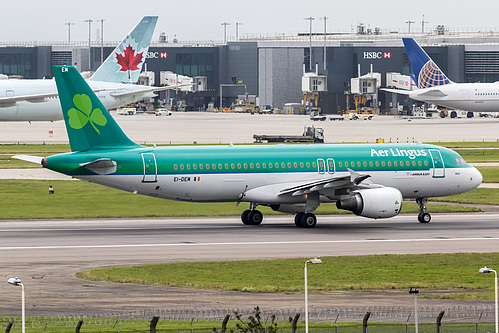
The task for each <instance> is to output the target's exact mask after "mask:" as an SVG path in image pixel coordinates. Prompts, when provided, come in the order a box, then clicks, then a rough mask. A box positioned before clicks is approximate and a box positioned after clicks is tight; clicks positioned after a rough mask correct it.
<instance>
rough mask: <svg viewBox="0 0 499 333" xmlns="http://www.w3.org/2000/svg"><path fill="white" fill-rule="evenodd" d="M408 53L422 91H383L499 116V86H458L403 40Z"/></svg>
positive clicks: (414, 45) (410, 40)
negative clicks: (496, 113) (498, 113)
mask: <svg viewBox="0 0 499 333" xmlns="http://www.w3.org/2000/svg"><path fill="white" fill-rule="evenodd" d="M403 41H404V46H405V50H406V52H407V56H408V57H409V61H410V62H411V67H412V70H413V72H414V77H413V80H414V82H415V83H416V85H417V86H418V88H419V89H417V90H412V91H407V90H398V89H382V90H384V91H388V92H394V93H397V94H403V95H408V96H409V97H410V98H412V99H415V100H417V101H421V102H426V103H432V104H436V105H441V106H446V107H449V108H454V109H460V110H466V111H472V112H499V83H455V82H452V81H451V80H449V79H448V77H447V76H446V75H445V74H444V73H443V72H442V70H441V69H440V68H438V66H437V65H436V64H435V62H433V60H431V58H430V57H429V56H428V54H426V52H425V51H424V50H423V49H422V48H421V47H420V46H419V45H418V43H416V41H415V40H414V39H413V38H403Z"/></svg>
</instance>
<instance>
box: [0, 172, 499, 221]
mask: <svg viewBox="0 0 499 333" xmlns="http://www.w3.org/2000/svg"><path fill="white" fill-rule="evenodd" d="M49 185H52V186H53V188H54V191H55V194H49V193H48V187H49ZM488 190H490V197H485V198H483V201H486V202H488V201H490V200H493V198H497V197H499V189H488ZM475 191H476V190H475ZM479 201H480V200H478V202H479ZM0 202H1V203H2V205H1V206H0V219H49V218H50V219H53V218H122V217H127V218H130V217H191V216H239V215H240V214H241V213H242V211H243V210H244V209H247V207H248V205H247V204H245V203H243V204H241V205H239V207H236V204H235V203H234V202H229V203H192V202H182V201H171V200H164V199H158V198H152V197H146V196H142V195H134V194H131V193H129V192H124V191H120V190H116V189H112V188H108V187H105V186H102V185H97V184H93V183H87V182H83V181H65V180H15V179H13V180H11V179H5V180H0ZM496 202H498V201H496ZM21 205H22V209H20V206H21ZM258 209H260V210H261V211H262V213H263V214H264V215H269V214H280V213H277V212H274V211H273V210H272V209H270V208H268V207H264V206H259V208H258ZM478 211H480V210H479V209H477V208H473V207H462V206H455V205H430V208H429V212H431V213H459V212H478ZM417 212H418V207H417V205H416V204H415V203H413V202H405V203H404V205H403V208H402V213H417ZM316 213H317V214H319V215H321V214H350V213H349V212H346V211H340V210H338V209H337V208H336V205H334V204H323V205H321V206H320V207H319V209H318V210H317V211H316ZM290 223H292V217H290Z"/></svg>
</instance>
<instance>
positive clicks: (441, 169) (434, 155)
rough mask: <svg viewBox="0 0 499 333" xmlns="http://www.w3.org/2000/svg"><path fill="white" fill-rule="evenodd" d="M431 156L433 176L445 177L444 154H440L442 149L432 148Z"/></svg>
mask: <svg viewBox="0 0 499 333" xmlns="http://www.w3.org/2000/svg"><path fill="white" fill-rule="evenodd" d="M430 156H431V160H432V161H433V170H432V176H433V178H443V177H445V164H444V160H443V158H442V154H440V151H439V150H436V149H430Z"/></svg>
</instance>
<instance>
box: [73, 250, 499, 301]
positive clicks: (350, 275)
mask: <svg viewBox="0 0 499 333" xmlns="http://www.w3.org/2000/svg"><path fill="white" fill-rule="evenodd" d="M321 259H322V262H323V264H322V265H314V266H313V267H310V269H309V270H308V281H309V290H311V291H360V290H404V289H407V290H408V289H409V288H410V287H412V286H414V285H417V286H418V287H419V288H421V290H425V291H444V290H445V291H455V292H458V293H462V292H469V293H471V292H472V291H477V290H481V291H483V290H486V291H490V292H485V293H473V294H474V295H475V297H476V298H479V299H492V297H493V292H492V291H493V285H494V283H493V279H494V277H493V274H489V275H490V276H486V275H484V274H479V273H478V270H479V269H480V267H483V266H484V265H486V266H488V267H498V266H499V253H454V254H418V255H414V254H410V255H370V256H344V257H322V258H321ZM304 261H305V260H304V259H303V258H301V259H278V260H248V261H229V262H184V263H168V264H152V265H143V266H128V267H110V268H99V269H94V270H90V271H84V272H80V273H78V274H77V277H78V278H82V279H88V280H97V281H111V282H118V283H135V284H147V285H160V286H175V287H182V288H200V289H215V290H226V291H239V292H272V293H295V292H303V291H304V287H303V265H304ZM437 295H438V294H437ZM446 297H450V296H449V293H446Z"/></svg>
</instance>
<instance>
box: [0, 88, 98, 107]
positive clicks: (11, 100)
mask: <svg viewBox="0 0 499 333" xmlns="http://www.w3.org/2000/svg"><path fill="white" fill-rule="evenodd" d="M102 90H104V89H94V90H93V91H94V92H99V91H102ZM58 96H59V94H58V93H57V92H53V93H46V94H34V95H20V96H12V97H0V108H2V107H8V106H12V105H13V104H15V103H17V102H23V101H24V102H29V103H43V102H46V101H47V98H55V97H58Z"/></svg>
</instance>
